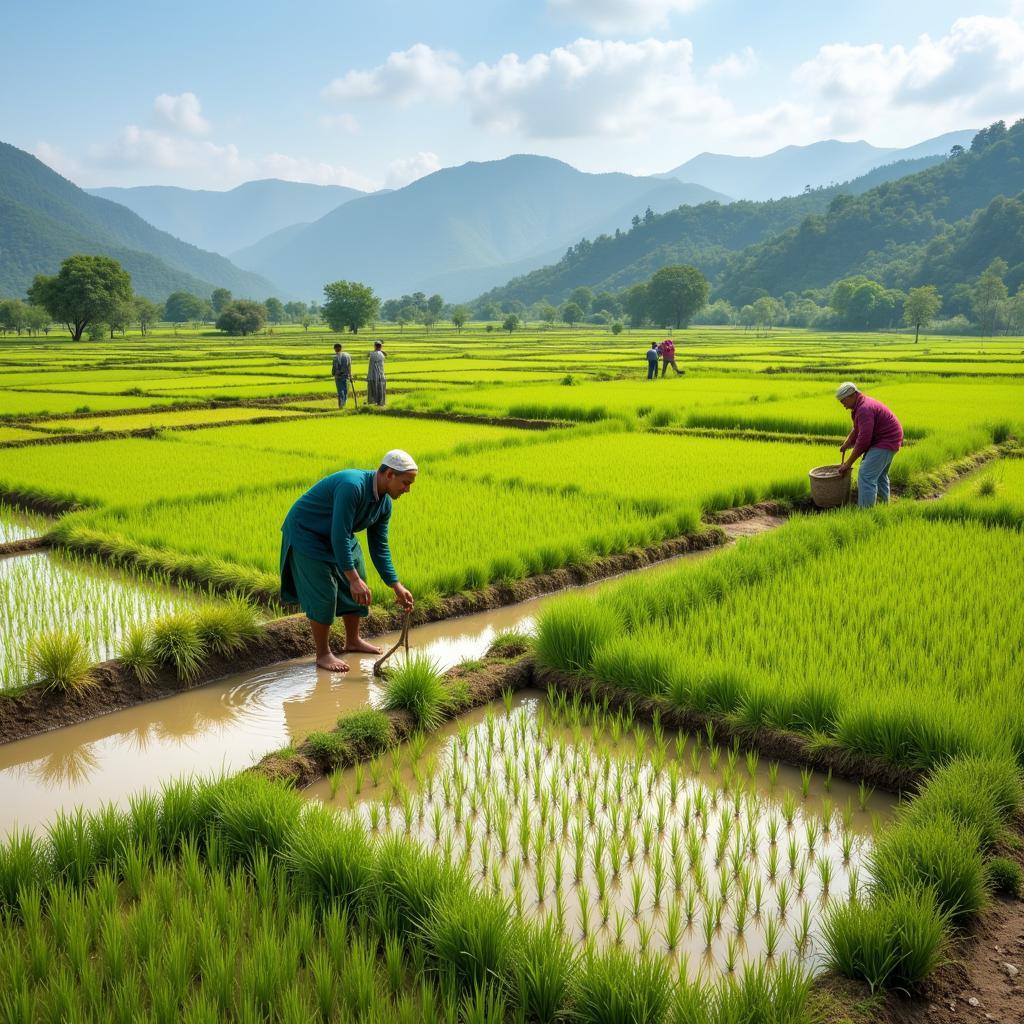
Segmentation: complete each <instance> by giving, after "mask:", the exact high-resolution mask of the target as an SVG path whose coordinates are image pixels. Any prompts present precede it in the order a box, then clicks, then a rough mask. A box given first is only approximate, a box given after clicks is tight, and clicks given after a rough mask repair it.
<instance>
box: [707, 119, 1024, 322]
mask: <svg viewBox="0 0 1024 1024" xmlns="http://www.w3.org/2000/svg"><path fill="white" fill-rule="evenodd" d="M1022 190H1024V120H1022V121H1018V122H1017V123H1016V124H1015V125H1014V126H1013V127H1012V128H1010V129H1007V128H1006V127H1005V126H1004V125H1003V124H1002V122H998V123H997V124H995V125H993V126H991V127H990V128H987V129H985V130H984V131H981V132H979V133H978V134H977V135H976V136H975V137H974V141H973V142H972V143H971V148H970V149H969V150H967V151H963V152H961V153H959V154H957V155H954V156H952V157H951V158H950V159H949V160H946V161H944V162H943V163H941V164H939V165H938V166H936V167H932V168H930V169H928V170H926V171H921V172H920V173H918V174H914V175H911V176H910V177H906V178H901V179H899V180H898V181H893V182H889V183H887V184H884V185H880V186H878V187H877V188H874V189H871V190H869V191H867V192H865V193H863V194H861V195H859V196H848V195H842V196H837V197H835V198H834V199H833V200H832V201H831V203H829V205H828V208H827V209H826V210H825V211H823V212H822V213H815V214H811V215H810V216H808V217H806V218H805V219H804V220H803V221H802V222H801V223H800V224H799V225H798V226H796V227H793V228H791V229H789V230H788V231H785V232H783V233H782V234H781V235H779V236H778V237H776V238H770V239H767V240H765V241H763V242H761V243H759V244H756V245H754V246H751V247H750V248H749V249H747V250H745V251H744V252H743V253H740V254H739V255H737V256H736V257H734V258H733V259H731V260H730V261H729V263H728V265H727V266H726V267H725V269H724V271H723V273H722V274H721V277H720V279H719V280H718V281H717V282H716V288H715V293H716V295H717V296H720V297H722V298H726V299H728V300H729V301H730V302H733V303H735V304H737V305H742V304H744V303H748V302H751V301H752V300H753V299H755V298H757V297H758V296H759V295H763V294H765V293H767V294H770V295H782V294H784V293H785V292H787V291H793V292H801V291H804V290H805V289H809V288H822V287H825V286H827V285H829V284H831V283H832V282H833V281H836V280H838V279H840V278H843V277H849V276H851V275H854V274H860V273H863V274H869V275H870V276H872V277H874V278H876V279H878V280H879V281H880V282H881V283H883V284H887V285H890V286H894V287H900V288H904V287H908V286H910V285H912V284H915V283H919V281H920V280H921V279H922V276H923V269H924V267H925V266H930V267H933V268H934V267H937V266H939V265H943V266H944V267H945V271H944V273H945V280H929V281H927V283H929V284H936V285H938V286H940V290H941V288H942V287H946V288H949V287H952V286H953V285H955V284H956V283H959V282H962V281H963V280H966V278H967V276H968V275H969V273H970V271H969V269H968V268H967V267H966V266H964V267H963V268H958V267H957V265H955V264H952V265H951V264H950V263H949V262H948V258H949V255H950V253H951V251H952V248H955V247H956V245H957V241H958V240H961V241H962V240H964V239H966V237H967V236H968V235H969V234H971V233H972V231H973V232H976V231H977V230H978V229H979V227H977V226H976V227H973V228H972V225H971V224H963V225H960V226H959V227H958V228H957V229H956V230H953V229H952V225H954V224H955V223H956V222H958V221H963V220H965V219H967V218H972V215H974V214H975V212H976V211H978V210H981V209H984V208H987V207H989V205H990V204H991V203H992V202H993V200H994V199H995V198H996V197H997V196H1011V197H1012V196H1016V195H1017V194H1018V193H1020V192H1021V191H1022ZM1006 214H1007V208H1001V212H1000V209H993V210H992V211H991V213H990V214H989V215H988V219H985V218H982V219H981V221H980V225H979V226H980V228H984V227H985V226H986V225H987V226H988V228H989V231H988V232H987V233H986V235H987V238H988V241H989V244H990V251H989V254H988V260H986V261H985V262H986V264H987V262H989V261H991V260H992V259H994V258H995V257H997V256H1003V257H1004V258H1006V259H1007V262H1010V260H1011V258H1012V255H1004V253H1003V252H1002V251H1001V249H1002V248H1003V247H1005V246H1008V247H1009V252H1010V253H1011V254H1012V251H1013V249H1014V246H1015V244H1019V243H1014V239H1013V238H1012V237H1011V236H1007V235H1006V234H1005V233H1004V232H994V231H993V230H991V229H992V228H993V226H994V224H995V223H996V222H998V223H1000V224H1002V225H1004V226H1007V225H1008V224H1010V223H1011V222H1012V217H1011V218H1010V219H1009V220H1008V219H1007V216H1006ZM975 219H976V218H975ZM932 243H938V245H939V249H940V250H945V251H946V259H947V262H946V263H945V264H942V263H941V259H940V258H939V256H938V255H937V254H932V255H929V252H930V245H931V244H932ZM951 247H952V248H951ZM937 261H938V262H937ZM1011 265H1012V264H1011Z"/></svg>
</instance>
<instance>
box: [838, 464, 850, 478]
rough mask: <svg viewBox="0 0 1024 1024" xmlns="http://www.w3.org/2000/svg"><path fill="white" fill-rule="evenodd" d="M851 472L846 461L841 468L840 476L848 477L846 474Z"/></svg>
mask: <svg viewBox="0 0 1024 1024" xmlns="http://www.w3.org/2000/svg"><path fill="white" fill-rule="evenodd" d="M849 472H850V466H849V464H848V463H846V462H845V461H844V462H843V464H842V465H841V466H840V467H839V475H840V476H846V474H847V473H849Z"/></svg>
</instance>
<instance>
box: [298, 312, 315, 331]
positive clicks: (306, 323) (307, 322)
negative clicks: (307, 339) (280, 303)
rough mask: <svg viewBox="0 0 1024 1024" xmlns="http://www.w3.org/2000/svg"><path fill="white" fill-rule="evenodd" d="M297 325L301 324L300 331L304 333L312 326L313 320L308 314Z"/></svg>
mask: <svg viewBox="0 0 1024 1024" xmlns="http://www.w3.org/2000/svg"><path fill="white" fill-rule="evenodd" d="M299 323H301V324H302V329H303V330H304V331H308V330H309V328H310V327H311V326H312V324H313V318H312V317H311V316H310V315H309V314H308V313H306V314H305V315H304V316H303V318H302V319H301V320H300V321H299Z"/></svg>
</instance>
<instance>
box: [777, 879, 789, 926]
mask: <svg viewBox="0 0 1024 1024" xmlns="http://www.w3.org/2000/svg"><path fill="white" fill-rule="evenodd" d="M775 902H776V904H777V905H778V908H779V917H780V918H782V920H783V921H784V920H785V919H786V911H787V909H788V908H789V883H788V882H787V881H786V879H784V878H783V879H782V881H781V882H779V884H778V886H777V887H776V889H775Z"/></svg>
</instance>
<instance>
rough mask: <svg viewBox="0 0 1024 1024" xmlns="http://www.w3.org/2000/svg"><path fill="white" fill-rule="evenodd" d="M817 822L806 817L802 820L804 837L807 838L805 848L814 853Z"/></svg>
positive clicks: (816, 840)
mask: <svg viewBox="0 0 1024 1024" xmlns="http://www.w3.org/2000/svg"><path fill="white" fill-rule="evenodd" d="M818 835H819V831H818V823H817V821H815V820H814V818H808V819H807V821H805V822H804V838H805V839H806V840H807V849H808V850H809V851H810V852H811V853H814V848H815V846H817V844H818Z"/></svg>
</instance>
